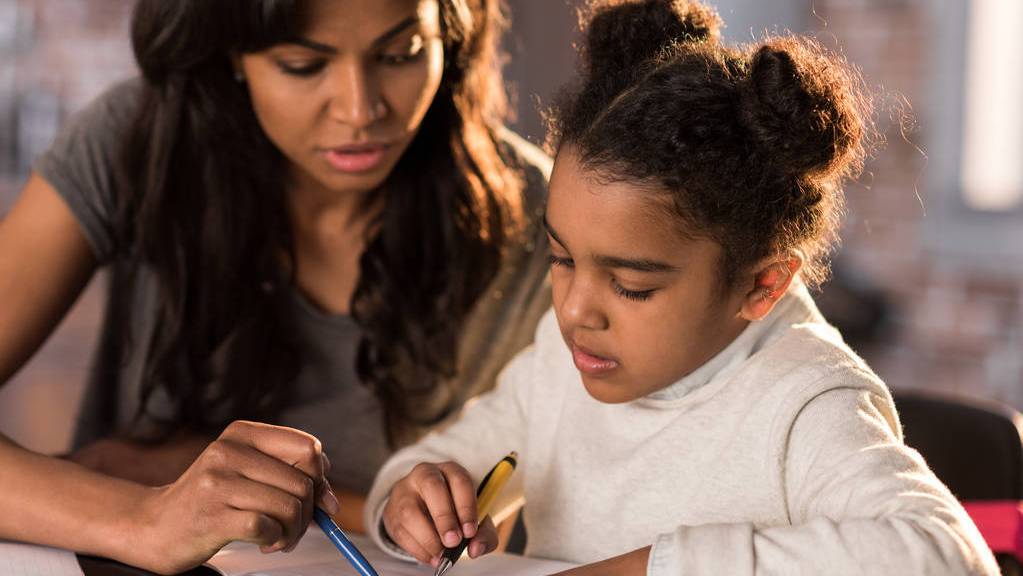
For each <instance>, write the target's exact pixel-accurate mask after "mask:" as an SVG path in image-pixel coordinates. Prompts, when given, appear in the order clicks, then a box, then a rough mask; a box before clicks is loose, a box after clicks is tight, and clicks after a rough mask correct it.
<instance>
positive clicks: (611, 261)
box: [543, 214, 678, 273]
mask: <svg viewBox="0 0 1023 576" xmlns="http://www.w3.org/2000/svg"><path fill="white" fill-rule="evenodd" d="M543 227H544V228H546V229H547V233H548V234H550V235H551V238H553V239H554V241H555V242H557V243H558V244H560V245H562V246H564V245H565V243H564V242H562V241H561V238H559V237H558V233H557V232H555V231H554V229H553V228H551V224H550V222H548V221H547V215H546V214H544V217H543ZM593 259H594V260H595V261H596V262H597V264H598V265H599V266H601V267H604V268H619V269H620V268H626V269H628V270H635V271H637V272H657V273H660V272H674V271H676V270H678V267H677V266H673V265H671V264H668V263H667V262H661V261H659V260H650V259H648V258H622V257H621V256H606V255H603V254H598V255H596V256H594V257H593Z"/></svg>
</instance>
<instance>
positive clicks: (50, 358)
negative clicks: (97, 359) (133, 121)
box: [0, 0, 134, 453]
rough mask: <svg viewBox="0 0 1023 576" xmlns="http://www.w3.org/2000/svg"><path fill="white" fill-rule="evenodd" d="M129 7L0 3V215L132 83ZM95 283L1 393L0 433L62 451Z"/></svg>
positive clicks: (25, 0) (112, 1)
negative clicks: (67, 130)
mask: <svg viewBox="0 0 1023 576" xmlns="http://www.w3.org/2000/svg"><path fill="white" fill-rule="evenodd" d="M130 6H131V1H130V0H0V17H2V18H3V22H2V23H0V31H2V34H0V48H2V55H3V56H2V59H0V214H4V213H6V211H7V210H8V209H9V207H10V205H11V203H13V201H14V199H15V197H16V196H17V193H18V191H19V190H20V188H21V186H22V185H23V184H24V181H25V178H26V176H27V170H28V168H29V166H30V165H31V162H32V160H33V159H34V158H35V156H36V155H37V154H39V153H40V152H42V151H43V150H45V149H46V147H47V146H48V145H49V143H50V141H51V140H52V138H53V135H54V133H55V131H56V130H57V129H58V127H59V125H60V124H61V123H62V122H63V121H64V120H65V119H66V118H67V117H68V116H69V115H70V114H72V113H73V112H74V111H76V110H78V109H80V108H81V107H82V106H84V105H85V104H87V103H88V102H89V101H90V100H91V99H92V98H94V97H95V96H96V95H97V94H99V93H100V92H101V91H102V90H103V89H104V88H105V87H106V86H108V85H109V84H111V83H113V82H115V81H117V80H119V79H121V78H126V77H128V76H130V75H131V74H133V70H134V62H133V60H132V56H131V51H130V48H129V44H128V16H129V12H130ZM102 283H103V278H102V276H98V277H97V278H96V279H95V280H94V281H93V282H92V284H90V286H89V287H88V288H87V289H86V290H85V292H84V293H83V295H82V297H81V298H80V299H79V301H78V302H77V303H76V304H75V306H74V308H73V309H72V311H71V312H70V313H69V314H68V315H67V316H66V317H65V318H64V320H63V322H62V323H61V324H60V326H59V328H58V329H57V331H56V332H55V333H54V335H53V336H52V337H51V338H50V339H49V340H48V341H47V343H46V344H45V345H44V346H43V348H42V349H41V350H40V351H39V353H38V354H36V355H35V356H34V357H33V358H32V360H31V361H30V362H29V363H28V364H27V365H26V366H25V367H24V368H23V369H22V370H21V371H20V372H19V373H18V374H17V375H16V376H15V377H14V379H13V380H12V381H10V382H8V383H7V384H6V385H4V387H3V388H2V389H0V432H3V433H4V434H7V435H9V436H11V437H12V438H14V439H15V440H16V441H18V442H21V443H22V444H24V445H26V446H28V447H29V448H32V449H35V450H39V451H42V452H50V453H52V452H60V451H63V450H66V449H67V445H68V443H69V441H70V437H71V432H72V425H73V420H74V416H75V412H76V409H77V405H78V400H79V397H80V395H81V389H82V383H83V381H84V378H85V376H86V374H87V373H88V367H89V361H90V356H91V352H92V348H93V343H94V341H95V335H96V329H97V326H98V325H99V323H100V319H101V316H102V305H103V303H102Z"/></svg>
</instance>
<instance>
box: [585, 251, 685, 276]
mask: <svg viewBox="0 0 1023 576" xmlns="http://www.w3.org/2000/svg"><path fill="white" fill-rule="evenodd" d="M593 259H594V260H595V261H596V262H597V264H598V265H600V266H602V267H604V268H627V269H629V270H635V271H637V272H674V271H676V270H678V268H677V267H675V266H672V265H671V264H668V263H667V262H661V261H658V260H648V259H646V258H622V257H619V256H605V255H602V254H598V255H596V256H594V257H593Z"/></svg>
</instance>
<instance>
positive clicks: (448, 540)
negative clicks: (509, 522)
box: [383, 462, 497, 567]
mask: <svg viewBox="0 0 1023 576" xmlns="http://www.w3.org/2000/svg"><path fill="white" fill-rule="evenodd" d="M383 520H384V528H385V529H386V530H387V534H388V535H389V536H390V538H391V540H393V541H394V542H395V544H397V545H398V546H401V547H402V549H404V550H405V551H406V552H408V553H409V554H411V555H412V556H414V557H415V559H416V560H418V561H420V562H422V563H424V564H429V565H431V566H434V567H436V566H437V564H439V563H440V559H441V554H443V553H444V548H445V547H447V548H454V547H455V546H458V544H459V543H460V542H461V541H462V536H465V537H466V538H471V540H470V542H469V548H468V551H469V557H470V558H477V557H479V556H482V555H484V554H487V553H489V552H492V551H493V550H494V549H495V548H497V529H496V528H494V523H493V522H492V521H491V520H490V517H489V516H488V517H487V518H485V519H484V520H483V522H482V523H480V524H479V527H478V528H477V518H476V489H475V488H474V486H473V481H472V478H471V477H470V476H469V473H468V472H466V471H465V468H462V467H461V466H459V465H458V464H455V463H454V462H444V463H442V464H426V463H423V464H419V465H418V466H416V467H415V468H413V469H412V472H410V473H409V474H408V475H407V476H405V477H404V478H402V479H401V480H399V481H398V482H397V483H396V484H395V485H394V488H392V489H391V497H390V499H389V500H388V501H387V505H386V506H385V508H384V515H383Z"/></svg>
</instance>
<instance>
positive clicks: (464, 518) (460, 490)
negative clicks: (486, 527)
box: [439, 462, 477, 548]
mask: <svg viewBox="0 0 1023 576" xmlns="http://www.w3.org/2000/svg"><path fill="white" fill-rule="evenodd" d="M439 468H440V470H441V472H443V473H444V478H445V480H446V481H447V484H448V488H449V492H450V494H451V500H452V501H453V502H454V507H455V513H456V514H457V516H458V524H459V527H460V528H461V535H464V536H465V537H466V538H472V537H473V536H475V535H476V523H477V519H476V488H475V483H474V482H473V480H472V478H471V477H470V476H469V473H468V472H467V471H466V470H465V468H462V467H461V466H459V465H458V464H455V463H454V462H445V463H443V464H441V465H440V466H439ZM459 541H461V539H459ZM444 543H445V544H447V545H448V547H449V548H450V547H451V546H454V545H457V543H456V544H449V543H448V542H447V540H445V542H444Z"/></svg>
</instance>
